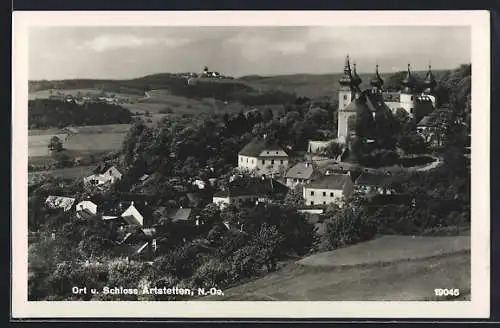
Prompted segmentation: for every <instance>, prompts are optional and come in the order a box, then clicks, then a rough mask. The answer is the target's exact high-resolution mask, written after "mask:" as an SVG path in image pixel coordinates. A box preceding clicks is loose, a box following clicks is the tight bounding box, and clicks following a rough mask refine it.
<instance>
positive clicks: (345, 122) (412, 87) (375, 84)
mask: <svg viewBox="0 0 500 328" xmlns="http://www.w3.org/2000/svg"><path fill="white" fill-rule="evenodd" d="M361 83H362V80H361V78H360V77H359V75H358V73H357V72H356V64H355V63H354V64H353V68H352V69H351V63H350V59H349V56H347V57H346V60H345V66H344V75H343V76H342V77H341V78H340V80H339V84H340V88H339V91H338V92H339V95H338V110H337V113H338V121H337V140H338V141H340V142H345V141H346V138H347V137H348V135H349V133H350V131H351V130H352V129H350V128H349V125H350V123H349V121H350V119H352V118H354V117H355V116H356V114H357V113H360V112H362V111H369V112H371V113H372V115H374V116H375V113H376V112H378V111H391V112H392V113H393V114H394V113H395V112H396V111H397V110H398V109H403V110H405V111H406V112H407V113H408V115H409V116H410V117H411V118H413V119H415V120H416V121H417V122H418V121H419V120H420V119H421V118H422V117H424V116H426V115H428V114H429V113H430V112H432V111H433V110H434V108H435V107H436V97H435V96H434V95H433V91H434V87H435V86H436V80H435V78H434V75H433V74H432V71H431V66H430V65H429V70H428V72H427V74H426V76H425V79H424V81H423V85H424V89H423V92H421V93H417V91H416V88H417V80H416V78H415V77H414V76H413V74H412V73H411V71H410V64H408V70H407V73H406V76H405V77H404V78H403V80H402V81H401V85H402V88H401V90H400V91H399V92H386V91H384V90H383V88H382V87H383V84H384V80H383V79H382V78H381V77H380V74H379V72H378V65H376V69H375V75H374V76H373V78H372V79H371V80H370V85H371V88H368V89H366V90H363V91H362V90H361V89H360V85H361Z"/></svg>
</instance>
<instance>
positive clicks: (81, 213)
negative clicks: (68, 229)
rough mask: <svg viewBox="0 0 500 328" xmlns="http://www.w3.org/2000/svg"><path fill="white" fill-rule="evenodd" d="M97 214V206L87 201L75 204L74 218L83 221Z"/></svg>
mask: <svg viewBox="0 0 500 328" xmlns="http://www.w3.org/2000/svg"><path fill="white" fill-rule="evenodd" d="M96 214H97V205H96V204H94V203H93V202H91V201H89V200H83V201H81V202H79V203H78V204H76V217H77V218H79V219H85V218H89V217H92V216H94V215H96Z"/></svg>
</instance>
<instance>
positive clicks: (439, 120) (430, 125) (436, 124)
mask: <svg viewBox="0 0 500 328" xmlns="http://www.w3.org/2000/svg"><path fill="white" fill-rule="evenodd" d="M452 115H453V114H452V111H451V110H450V109H448V108H439V109H436V110H435V111H433V112H432V113H430V114H429V115H426V116H424V117H423V118H422V119H421V120H420V121H418V123H417V133H418V134H419V135H420V136H422V137H423V138H424V140H425V141H426V142H427V143H428V144H429V146H431V147H440V146H441V145H442V142H443V140H444V136H445V131H446V127H447V126H448V125H449V124H450V123H451V120H452Z"/></svg>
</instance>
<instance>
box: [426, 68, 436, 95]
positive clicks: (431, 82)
mask: <svg viewBox="0 0 500 328" xmlns="http://www.w3.org/2000/svg"><path fill="white" fill-rule="evenodd" d="M436 84H437V83H436V79H435V78H434V74H432V71H431V65H429V70H428V71H427V75H426V76H425V79H424V91H425V92H432V89H433V88H434V87H435V86H436Z"/></svg>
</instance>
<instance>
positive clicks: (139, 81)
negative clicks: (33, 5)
mask: <svg viewBox="0 0 500 328" xmlns="http://www.w3.org/2000/svg"><path fill="white" fill-rule="evenodd" d="M433 72H434V75H435V76H436V79H438V80H439V79H440V78H441V77H443V76H445V75H446V74H447V73H449V71H448V70H446V71H433ZM413 73H414V74H415V75H416V76H418V77H419V78H423V77H424V76H425V73H426V71H414V72H413ZM342 74H343V73H334V74H293V75H276V76H258V75H248V76H243V77H240V78H237V79H210V78H194V79H192V80H191V81H190V83H189V84H188V79H186V78H185V77H183V76H180V75H178V74H172V73H158V74H152V75H147V76H144V77H140V78H136V79H128V80H109V79H102V80H100V79H75V80H54V81H29V92H31V93H32V92H36V91H41V90H48V89H60V90H67V89H98V90H102V91H104V92H116V93H124V94H135V95H144V93H145V92H147V91H149V90H168V91H169V93H170V94H172V95H176V96H181V97H186V98H191V99H193V98H194V99H202V98H214V99H218V100H222V101H239V102H241V103H243V104H246V105H250V106H252V105H261V104H275V103H277V102H286V101H293V98H294V97H295V96H297V97H309V98H318V97H325V96H327V97H331V99H332V100H336V99H337V89H338V86H339V85H338V80H339V79H340V77H341V76H342ZM402 74H404V72H403V71H402V72H396V73H382V74H381V76H382V78H383V79H384V80H385V81H386V83H385V84H386V85H392V86H393V87H398V84H399V77H400V76H402ZM359 75H360V77H361V79H362V80H363V83H362V85H361V87H362V88H367V87H369V86H370V80H371V78H372V76H373V73H362V74H359ZM191 82H192V83H191ZM270 94H272V96H271V97H269V95H270ZM263 98H264V99H263Z"/></svg>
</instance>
